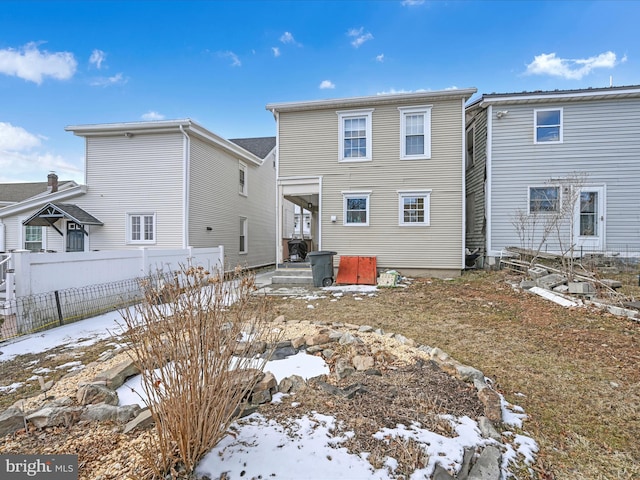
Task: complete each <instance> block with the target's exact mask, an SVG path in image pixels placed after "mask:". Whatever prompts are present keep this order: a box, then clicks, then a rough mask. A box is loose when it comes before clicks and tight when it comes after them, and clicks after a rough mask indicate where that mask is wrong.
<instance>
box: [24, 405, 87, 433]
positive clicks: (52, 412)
mask: <svg viewBox="0 0 640 480" xmlns="http://www.w3.org/2000/svg"><path fill="white" fill-rule="evenodd" d="M82 412H83V407H55V406H47V407H43V408H41V409H40V410H37V411H35V412H33V413H31V414H30V415H27V417H26V419H27V421H28V422H29V423H31V424H32V425H33V426H35V427H37V428H44V427H55V426H56V425H64V426H67V427H68V426H71V425H73V424H74V423H76V422H77V421H78V419H79V418H80V416H81V414H82Z"/></svg>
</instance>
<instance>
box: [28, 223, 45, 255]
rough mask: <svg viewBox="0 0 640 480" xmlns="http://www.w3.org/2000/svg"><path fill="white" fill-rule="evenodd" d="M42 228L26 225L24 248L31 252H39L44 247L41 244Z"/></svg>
mask: <svg viewBox="0 0 640 480" xmlns="http://www.w3.org/2000/svg"><path fill="white" fill-rule="evenodd" d="M42 230H43V228H42V227H34V226H32V225H27V226H26V227H24V248H25V250H30V251H32V252H39V251H41V250H42V249H43V248H44V247H43V244H42Z"/></svg>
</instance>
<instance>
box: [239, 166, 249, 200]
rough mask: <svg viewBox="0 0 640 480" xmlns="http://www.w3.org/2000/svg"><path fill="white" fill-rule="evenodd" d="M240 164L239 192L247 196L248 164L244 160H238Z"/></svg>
mask: <svg viewBox="0 0 640 480" xmlns="http://www.w3.org/2000/svg"><path fill="white" fill-rule="evenodd" d="M238 164H239V166H240V170H239V174H240V177H239V182H240V183H239V190H238V191H239V193H240V195H244V196H245V197H246V196H247V191H248V190H247V176H248V175H247V173H248V171H247V165H246V164H245V163H242V162H238Z"/></svg>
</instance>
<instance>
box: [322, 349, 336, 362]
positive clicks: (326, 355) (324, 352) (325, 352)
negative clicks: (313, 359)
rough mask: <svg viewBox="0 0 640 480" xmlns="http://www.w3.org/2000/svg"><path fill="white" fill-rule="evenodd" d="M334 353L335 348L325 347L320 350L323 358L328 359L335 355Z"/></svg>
mask: <svg viewBox="0 0 640 480" xmlns="http://www.w3.org/2000/svg"><path fill="white" fill-rule="evenodd" d="M335 353H336V352H335V350H332V349H330V348H325V349H324V350H322V356H323V357H324V359H325V360H330V359H331V358H332V357H333V356H334V355H335Z"/></svg>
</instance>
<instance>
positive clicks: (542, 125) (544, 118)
mask: <svg viewBox="0 0 640 480" xmlns="http://www.w3.org/2000/svg"><path fill="white" fill-rule="evenodd" d="M533 115H534V122H535V133H534V134H535V143H560V142H562V109H561V108H545V109H540V110H534V112H533Z"/></svg>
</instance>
